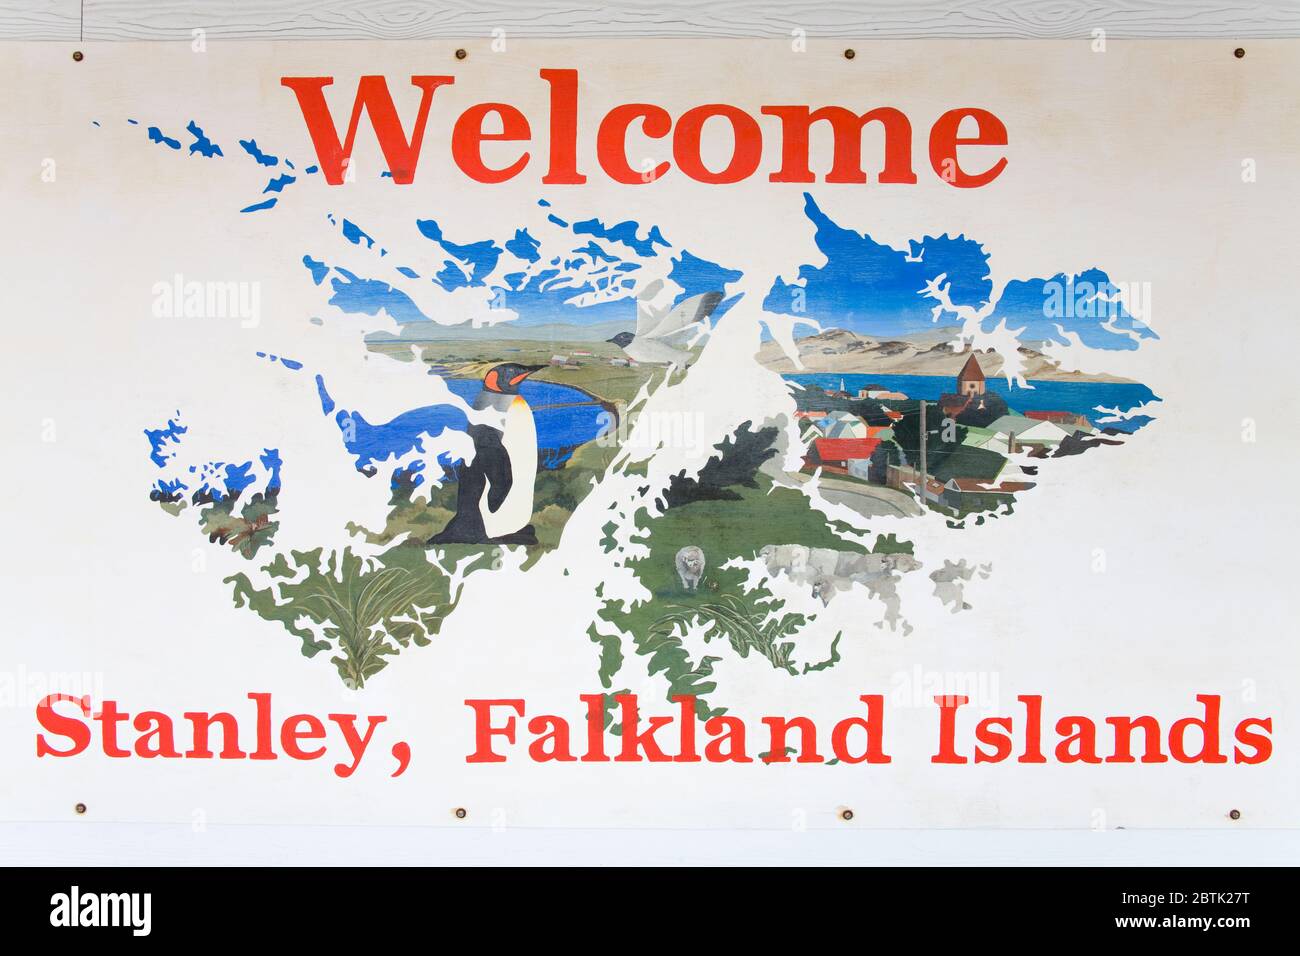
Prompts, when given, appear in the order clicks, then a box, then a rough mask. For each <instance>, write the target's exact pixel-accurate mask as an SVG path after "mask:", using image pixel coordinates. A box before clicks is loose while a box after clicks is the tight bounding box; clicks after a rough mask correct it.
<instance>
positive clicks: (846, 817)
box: [840, 807, 853, 823]
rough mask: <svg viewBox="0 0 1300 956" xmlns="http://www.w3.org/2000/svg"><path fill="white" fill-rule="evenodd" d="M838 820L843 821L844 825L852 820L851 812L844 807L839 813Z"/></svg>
mask: <svg viewBox="0 0 1300 956" xmlns="http://www.w3.org/2000/svg"><path fill="white" fill-rule="evenodd" d="M840 819H841V820H843V821H844V822H845V823H847V822H848V821H850V820H852V819H853V811H852V810H850V809H848V808H847V807H845V808H844V809H843V810H841V811H840Z"/></svg>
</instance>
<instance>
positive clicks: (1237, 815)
mask: <svg viewBox="0 0 1300 956" xmlns="http://www.w3.org/2000/svg"><path fill="white" fill-rule="evenodd" d="M1228 817H1229V819H1232V820H1240V819H1241V811H1240V810H1229V811H1228Z"/></svg>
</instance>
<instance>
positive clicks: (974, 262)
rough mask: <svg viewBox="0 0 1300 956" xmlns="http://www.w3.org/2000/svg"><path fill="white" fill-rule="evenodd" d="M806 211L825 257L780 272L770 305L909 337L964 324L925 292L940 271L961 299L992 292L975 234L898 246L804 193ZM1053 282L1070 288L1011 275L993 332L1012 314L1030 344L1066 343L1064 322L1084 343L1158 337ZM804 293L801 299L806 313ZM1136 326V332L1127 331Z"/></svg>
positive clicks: (1087, 277)
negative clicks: (1067, 299) (1061, 301)
mask: <svg viewBox="0 0 1300 956" xmlns="http://www.w3.org/2000/svg"><path fill="white" fill-rule="evenodd" d="M804 213H805V215H807V217H808V219H809V220H810V221H811V222H812V223H813V225H814V226H815V227H816V232H815V233H814V242H815V243H816V245H817V249H818V250H819V251H820V252H821V253H822V254H823V255H824V256H825V257H826V263H825V264H824V265H821V266H814V265H803V266H800V267H799V272H798V276H797V278H796V279H795V280H794V281H793V282H791V283H790V284H787V283H786V282H785V281H783V280H782V279H780V278H779V277H778V278H777V280H776V281H775V282H774V283H773V284H772V288H771V289H770V290H769V292H768V294H767V297H766V299H765V300H764V302H763V307H764V309H766V310H767V311H769V312H775V313H778V314H783V315H800V314H802V315H803V316H805V317H807V318H810V319H812V320H813V321H815V322H818V323H819V324H820V325H822V326H823V327H825V328H842V329H848V330H849V331H852V332H857V333H859V334H861V335H868V336H871V337H873V338H890V337H903V336H907V335H909V334H914V333H918V332H924V331H928V330H933V329H935V328H937V327H942V326H944V325H952V324H955V323H956V321H957V320H956V317H955V316H953V315H940V317H939V320H938V322H936V321H935V319H934V314H933V309H934V307H935V305H936V304H937V303H936V302H935V300H934V299H932V298H929V297H928V296H926V295H923V294H922V293H923V291H924V289H925V287H926V284H927V283H929V282H930V281H932V280H934V279H936V278H938V277H939V276H941V275H942V276H946V280H945V281H946V282H948V283H950V288H949V290H948V294H949V296H950V297H951V300H952V302H953V304H955V305H967V306H970V307H972V308H975V309H982V308H983V307H985V306H986V305H987V304H988V302H989V300H990V297H991V296H992V295H993V294H994V290H993V283H992V281H991V279H990V278H989V267H988V263H989V254H988V252H986V251H985V249H984V246H983V245H981V244H980V243H979V242H977V241H976V240H974V239H970V238H967V237H966V236H964V235H962V236H956V237H953V236H949V235H946V234H945V235H943V236H938V237H935V236H926V237H925V238H923V239H920V240H911V241H910V242H909V243H908V245H907V248H902V249H900V248H895V247H893V246H890V245H886V244H884V243H880V242H877V241H876V240H874V239H872V238H871V236H870V235H869V234H868V233H860V232H856V231H854V230H852V229H847V228H845V227H843V226H841V225H839V224H838V223H837V222H835V220H834V219H832V218H831V217H830V216H829V215H828V214H827V213H825V212H824V211H823V210H822V209H821V207H820V206H818V205H817V203H816V201H815V200H814V199H813V197H812V196H811V195H810V194H808V193H805V194H804ZM1079 280H1080V281H1083V282H1085V283H1086V284H1087V288H1099V289H1101V290H1103V291H1107V292H1113V291H1114V290H1115V287H1114V286H1113V285H1111V284H1110V278H1109V277H1108V276H1107V275H1106V273H1105V272H1103V271H1101V270H1100V269H1090V270H1087V271H1086V272H1083V273H1081V274H1080V276H1079ZM1053 282H1055V283H1058V284H1060V285H1061V286H1062V287H1064V286H1065V285H1067V277H1066V276H1064V275H1057V276H1054V277H1052V278H1051V279H1022V280H1016V281H1013V282H1009V283H1008V284H1007V286H1006V288H1005V289H1004V290H1003V292H1002V295H1001V296H1000V297H999V299H998V301H997V303H996V305H995V306H994V309H993V312H992V313H991V317H990V318H988V319H986V320H985V324H984V328H985V331H991V330H992V329H993V328H994V327H996V326H997V325H998V323H999V321H1001V320H1002V319H1005V320H1006V322H1007V327H1008V328H1011V329H1022V328H1023V329H1024V332H1023V333H1022V334H1021V335H1020V340H1021V341H1022V342H1044V341H1056V342H1059V343H1061V344H1067V343H1068V341H1069V340H1068V339H1066V338H1065V336H1064V335H1062V333H1061V329H1062V328H1063V329H1065V330H1066V331H1072V332H1077V333H1078V334H1079V335H1080V337H1081V339H1082V341H1083V342H1084V344H1085V345H1087V346H1089V347H1091V348H1098V349H1135V348H1137V346H1138V342H1137V341H1136V340H1135V338H1134V337H1133V335H1136V336H1138V337H1139V338H1155V337H1156V336H1155V333H1154V332H1152V331H1151V330H1150V329H1148V328H1146V326H1144V325H1142V323H1140V322H1139V321H1137V320H1136V319H1134V318H1133V317H1132V316H1131V315H1129V314H1128V312H1127V311H1126V310H1125V309H1124V308H1123V306H1121V305H1119V304H1118V303H1115V304H1113V305H1112V304H1111V303H1105V304H1106V306H1107V309H1108V310H1109V311H1110V313H1112V314H1103V315H1097V314H1095V313H1096V312H1097V311H1099V310H1096V309H1089V308H1068V307H1067V308H1057V307H1056V302H1057V299H1055V298H1053V296H1052V287H1051V285H1050V283H1053ZM1072 287H1073V286H1072ZM797 292H801V293H802V296H803V301H802V306H803V311H802V313H801V312H800V311H799V305H800V302H799V296H798V295H797V294H796V293H797ZM810 331H811V330H808V331H805V332H803V334H809V332H810ZM1129 331H1131V332H1132V333H1133V335H1130V334H1126V333H1127V332H1129Z"/></svg>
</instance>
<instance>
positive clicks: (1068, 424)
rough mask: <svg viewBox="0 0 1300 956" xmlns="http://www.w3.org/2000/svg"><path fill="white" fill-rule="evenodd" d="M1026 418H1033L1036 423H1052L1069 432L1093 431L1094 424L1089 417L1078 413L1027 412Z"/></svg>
mask: <svg viewBox="0 0 1300 956" xmlns="http://www.w3.org/2000/svg"><path fill="white" fill-rule="evenodd" d="M1025 417H1026V418H1032V419H1034V420H1035V421H1040V422H1051V423H1052V424H1053V425H1060V426H1061V427H1062V428H1064V429H1065V430H1066V431H1067V432H1068V431H1069V430H1070V429H1071V428H1072V427H1073V428H1085V429H1088V430H1091V429H1092V422H1090V421H1088V419H1087V417H1086V416H1084V415H1080V414H1078V413H1076V412H1025Z"/></svg>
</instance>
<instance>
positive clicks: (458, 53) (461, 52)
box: [456, 47, 469, 60]
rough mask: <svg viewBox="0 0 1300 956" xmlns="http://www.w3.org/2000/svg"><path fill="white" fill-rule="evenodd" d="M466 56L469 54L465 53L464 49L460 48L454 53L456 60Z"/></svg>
mask: <svg viewBox="0 0 1300 956" xmlns="http://www.w3.org/2000/svg"><path fill="white" fill-rule="evenodd" d="M467 56H469V53H468V52H466V50H465V48H464V47H461V48H460V49H459V50H457V51H456V59H458V60H463V59H465V57H467Z"/></svg>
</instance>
